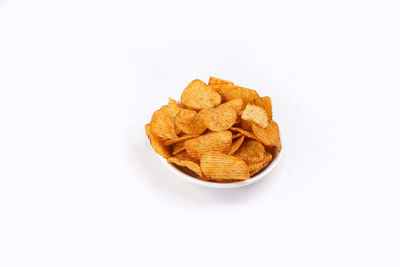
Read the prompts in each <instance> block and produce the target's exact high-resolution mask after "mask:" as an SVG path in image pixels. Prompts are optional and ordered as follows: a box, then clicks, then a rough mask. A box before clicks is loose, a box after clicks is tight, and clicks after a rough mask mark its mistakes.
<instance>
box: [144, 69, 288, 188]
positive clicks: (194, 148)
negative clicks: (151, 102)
mask: <svg viewBox="0 0 400 267" xmlns="http://www.w3.org/2000/svg"><path fill="white" fill-rule="evenodd" d="M180 100H181V103H179V102H178V101H175V100H174V99H172V98H169V101H168V105H164V106H161V108H160V109H159V110H157V111H156V112H154V114H153V116H152V118H151V121H150V123H149V124H146V125H145V130H146V134H147V136H148V137H149V139H150V143H151V146H152V147H153V149H154V151H155V152H156V153H158V154H159V155H161V156H162V157H164V158H166V159H167V161H168V162H169V163H171V164H173V165H174V166H175V167H176V168H177V169H178V170H180V171H182V172H183V173H186V174H187V175H190V176H193V177H196V178H198V179H202V180H206V181H210V182H216V183H235V182H240V181H243V180H245V179H249V178H250V177H251V176H253V175H255V174H257V173H259V172H260V171H262V170H263V169H264V168H265V167H266V166H268V164H269V163H270V162H271V160H272V159H273V156H272V154H271V153H276V152H277V151H280V150H281V143H280V137H279V128H278V125H277V124H276V122H274V121H273V120H272V104H271V98H270V97H269V96H264V97H260V96H259V94H258V93H257V92H256V91H255V90H252V89H248V88H245V87H242V86H238V85H235V84H234V83H233V82H230V81H227V80H222V79H218V78H215V77H210V79H209V82H208V85H207V84H206V83H204V82H202V81H200V80H193V81H192V82H191V83H189V85H188V86H187V87H186V88H185V89H184V91H183V93H182V95H181V99H180Z"/></svg>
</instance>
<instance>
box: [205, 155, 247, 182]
mask: <svg viewBox="0 0 400 267" xmlns="http://www.w3.org/2000/svg"><path fill="white" fill-rule="evenodd" d="M200 168H201V170H202V172H203V173H204V175H205V176H206V177H209V178H216V179H234V180H246V179H250V173H249V168H248V167H247V165H246V163H245V162H244V161H243V160H241V159H239V158H237V157H234V156H230V155H226V154H223V153H220V152H207V153H206V154H204V155H203V156H202V157H201V159H200Z"/></svg>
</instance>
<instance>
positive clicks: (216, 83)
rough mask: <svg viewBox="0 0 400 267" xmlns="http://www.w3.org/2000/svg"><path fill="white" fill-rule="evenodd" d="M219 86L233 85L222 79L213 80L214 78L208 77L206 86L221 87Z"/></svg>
mask: <svg viewBox="0 0 400 267" xmlns="http://www.w3.org/2000/svg"><path fill="white" fill-rule="evenodd" d="M221 84H232V85H233V82H230V81H226V80H222V79H218V78H215V77H210V79H209V80H208V85H210V86H213V85H221Z"/></svg>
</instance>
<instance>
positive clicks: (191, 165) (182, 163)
mask: <svg viewBox="0 0 400 267" xmlns="http://www.w3.org/2000/svg"><path fill="white" fill-rule="evenodd" d="M168 162H169V163H174V164H176V165H179V166H182V167H186V168H188V169H189V170H191V171H192V172H194V173H195V174H197V175H198V177H202V176H203V173H202V172H201V169H200V166H199V165H198V164H197V163H195V162H193V161H190V160H181V159H178V158H177V157H172V158H169V159H168Z"/></svg>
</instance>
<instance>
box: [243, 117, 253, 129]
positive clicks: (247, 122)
mask: <svg viewBox="0 0 400 267" xmlns="http://www.w3.org/2000/svg"><path fill="white" fill-rule="evenodd" d="M240 127H242V129H243V130H246V131H252V130H253V129H252V128H251V122H249V121H246V120H243V119H242V120H241V121H240Z"/></svg>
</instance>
